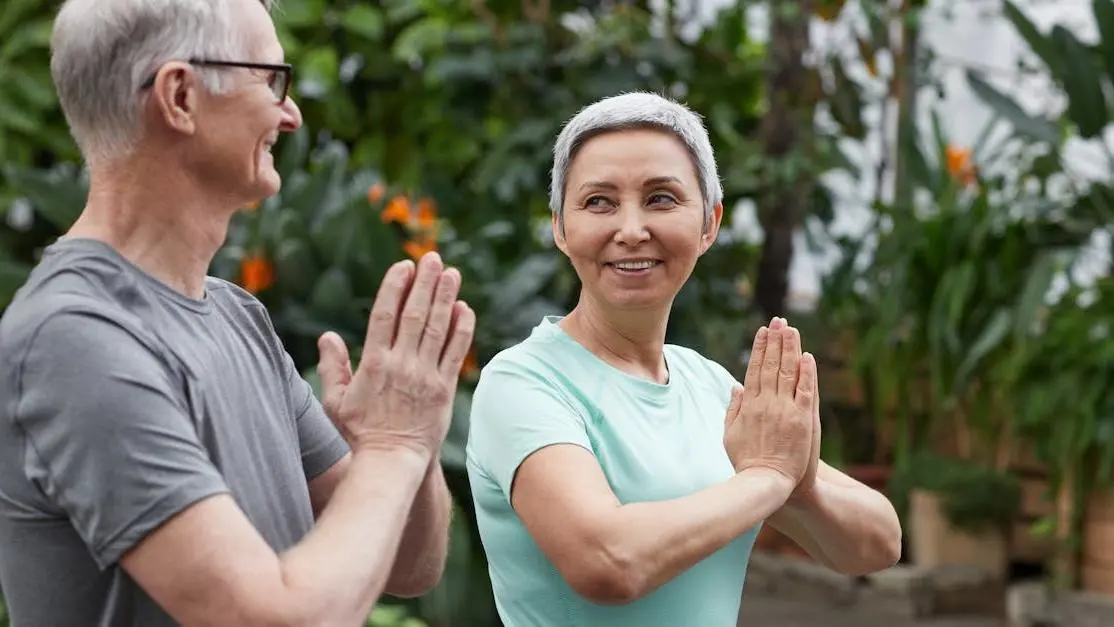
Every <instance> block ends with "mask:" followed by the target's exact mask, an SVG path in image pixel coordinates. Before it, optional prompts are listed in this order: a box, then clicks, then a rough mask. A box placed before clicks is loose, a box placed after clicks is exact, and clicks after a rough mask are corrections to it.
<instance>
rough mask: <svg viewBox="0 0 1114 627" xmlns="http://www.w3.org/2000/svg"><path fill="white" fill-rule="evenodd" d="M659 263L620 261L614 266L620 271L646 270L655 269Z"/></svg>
mask: <svg viewBox="0 0 1114 627" xmlns="http://www.w3.org/2000/svg"><path fill="white" fill-rule="evenodd" d="M657 264H658V262H656V261H620V262H617V263H614V264H612V265H613V266H615V267H616V268H619V269H620V270H646V269H648V268H653V267H654V266H656V265H657Z"/></svg>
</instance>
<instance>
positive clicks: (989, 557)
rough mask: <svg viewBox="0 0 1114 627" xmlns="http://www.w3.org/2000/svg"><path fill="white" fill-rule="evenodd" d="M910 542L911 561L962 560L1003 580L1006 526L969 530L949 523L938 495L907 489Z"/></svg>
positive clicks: (927, 564) (935, 563)
mask: <svg viewBox="0 0 1114 627" xmlns="http://www.w3.org/2000/svg"><path fill="white" fill-rule="evenodd" d="M909 526H910V531H911V533H910V544H911V545H912V553H913V556H912V558H913V559H912V562H913V564H915V565H917V566H920V567H925V568H934V567H937V566H944V565H954V564H966V565H971V566H976V567H978V568H980V569H981V570H983V571H984V572H986V573H987V574H988V575H990V576H991V577H993V578H994V579H996V580H999V581H1004V580H1005V578H1006V575H1007V569H1008V566H1009V553H1008V549H1009V547H1008V542H1007V534H1006V530H997V529H992V530H987V531H982V532H979V533H971V532H968V531H966V530H963V529H959V528H957V527H955V526H954V525H952V524H951V522H950V521H949V520H948V519H947V517H946V516H945V515H944V512H943V509H942V506H941V503H940V498H939V497H938V496H937V495H936V494H934V493H932V492H927V491H924V490H913V491H911V492H910V493H909Z"/></svg>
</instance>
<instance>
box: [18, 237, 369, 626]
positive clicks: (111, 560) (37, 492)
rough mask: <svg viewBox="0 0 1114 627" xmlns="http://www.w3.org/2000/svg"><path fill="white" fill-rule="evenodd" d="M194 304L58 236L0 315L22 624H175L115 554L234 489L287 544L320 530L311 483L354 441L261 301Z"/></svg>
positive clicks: (211, 284)
mask: <svg viewBox="0 0 1114 627" xmlns="http://www.w3.org/2000/svg"><path fill="white" fill-rule="evenodd" d="M205 289H206V296H205V298H204V299H202V300H193V299H190V298H187V297H185V296H184V295H182V294H180V293H178V292H176V291H174V290H172V289H170V288H169V287H167V286H166V285H164V284H162V283H160V282H158V281H156V280H155V279H154V278H152V277H151V276H149V275H147V274H145V273H143V272H142V271H140V270H139V269H138V268H137V267H136V266H134V265H132V264H131V263H129V262H128V261H127V260H126V259H124V258H123V257H121V256H120V255H119V254H117V253H116V252H115V251H114V250H113V249H111V248H110V247H108V246H107V245H105V244H103V243H100V242H97V241H94V240H82V239H67V240H62V241H59V242H57V243H55V244H54V245H52V246H50V247H49V248H48V249H47V250H46V251H45V253H44V256H43V259H42V262H41V263H40V264H39V265H38V266H37V267H36V269H35V270H34V272H33V273H32V275H31V278H30V280H29V281H28V282H27V284H26V285H25V286H24V287H23V288H22V290H21V291H20V293H19V294H18V295H17V297H16V299H15V301H14V302H13V303H12V304H11V306H10V307H9V308H8V309H7V310H6V311H5V312H4V316H3V318H2V319H0V589H2V590H3V594H4V596H5V597H6V602H7V604H8V609H9V612H10V613H11V618H12V621H13V626H14V627H70V626H75V627H76V626H79V625H99V626H102V627H124V626H127V627H132V626H142V627H162V626H164V625H174V624H175V623H174V621H173V620H171V619H170V617H169V616H167V615H166V613H165V612H163V611H162V610H161V609H160V608H159V607H158V606H157V605H156V604H155V603H154V602H153V601H152V600H151V599H150V597H148V596H147V595H146V594H145V593H144V592H143V590H142V589H141V588H140V587H139V586H138V585H137V584H136V583H135V582H134V581H133V580H132V579H131V578H130V577H129V576H128V575H127V574H126V573H125V572H124V570H123V569H122V568H120V567H119V566H118V565H117V560H118V559H119V558H120V556H121V555H122V554H124V553H125V552H127V551H128V550H129V549H130V548H132V547H134V546H135V545H136V543H137V542H139V541H140V540H141V539H142V538H143V537H144V536H145V535H146V534H147V533H149V532H150V531H152V530H153V529H155V528H157V527H158V526H159V525H160V524H161V523H163V522H165V521H166V520H167V519H169V518H170V517H172V516H174V515H175V514H176V513H178V512H180V511H181V510H182V509H184V508H185V507H187V506H189V505H191V504H193V503H195V502H197V501H199V500H201V499H204V498H206V497H208V496H210V495H214V494H218V493H224V492H227V493H231V495H232V496H233V497H234V498H235V500H236V502H237V503H238V504H239V506H240V507H241V508H242V509H243V510H244V512H245V513H246V515H247V517H248V519H249V520H250V521H251V522H252V524H253V525H255V527H256V528H257V529H258V530H259V532H260V533H261V534H262V536H263V538H265V539H266V541H267V543H268V544H270V546H271V547H273V548H274V550H275V551H282V550H284V549H287V548H289V547H291V546H292V545H294V544H295V543H297V542H298V541H299V540H301V539H302V537H303V536H304V535H305V534H306V533H307V532H308V531H309V530H310V528H311V527H312V526H313V522H314V520H313V512H312V509H311V507H310V500H309V492H308V488H307V480H308V479H311V478H313V477H315V476H317V475H318V474H320V473H322V472H324V471H325V470H327V469H328V468H329V467H330V466H332V465H333V464H334V463H336V462H337V461H338V460H339V459H340V458H341V457H342V456H343V455H344V454H345V453H346V452H347V451H348V447H347V445H346V444H345V442H344V440H343V439H342V438H341V437H340V435H339V434H338V432H337V430H336V429H335V428H334V426H333V425H332V424H331V423H330V422H329V419H328V417H327V416H326V415H325V413H324V411H323V410H322V408H321V405H320V404H319V403H318V401H317V399H316V398H315V397H314V395H313V392H312V389H311V388H310V386H309V384H307V383H306V381H305V380H303V379H302V378H301V376H299V374H298V372H297V371H296V369H295V367H294V363H293V361H292V360H291V359H290V357H289V355H288V354H287V353H286V351H285V350H284V349H283V347H282V344H281V342H280V340H279V338H278V337H277V335H276V334H275V331H274V329H273V327H272V325H271V321H270V318H269V316H268V314H267V311H266V309H265V308H264V307H263V305H262V304H260V303H259V301H257V300H256V299H255V298H254V297H253V296H252V295H251V294H249V293H247V292H245V291H244V290H242V289H240V288H238V287H236V286H235V285H232V284H230V283H228V282H226V281H221V280H219V279H214V278H210V279H207V281H206V285H205Z"/></svg>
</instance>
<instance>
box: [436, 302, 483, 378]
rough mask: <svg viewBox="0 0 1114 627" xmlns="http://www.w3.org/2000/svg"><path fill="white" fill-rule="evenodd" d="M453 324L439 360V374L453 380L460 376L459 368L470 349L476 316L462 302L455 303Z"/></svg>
mask: <svg viewBox="0 0 1114 627" xmlns="http://www.w3.org/2000/svg"><path fill="white" fill-rule="evenodd" d="M452 318H453V323H452V325H451V330H450V331H449V341H448V343H447V344H446V346H445V354H444V355H443V356H442V358H441V366H440V370H441V373H442V374H443V375H444V376H445V377H447V378H451V379H453V380H455V378H456V377H457V376H459V375H460V367H461V365H462V364H464V359H465V358H466V357H467V356H468V350H469V349H470V348H472V336H473V335H474V334H475V332H476V314H475V312H473V311H472V308H471V307H469V306H468V305H466V304H465V303H464V301H460V300H458V301H456V304H455V305H454V306H453V316H452Z"/></svg>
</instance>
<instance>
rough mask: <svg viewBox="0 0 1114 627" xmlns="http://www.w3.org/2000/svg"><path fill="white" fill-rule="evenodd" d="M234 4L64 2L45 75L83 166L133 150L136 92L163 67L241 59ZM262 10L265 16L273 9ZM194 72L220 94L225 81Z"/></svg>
mask: <svg viewBox="0 0 1114 627" xmlns="http://www.w3.org/2000/svg"><path fill="white" fill-rule="evenodd" d="M236 1H238V0H66V2H65V3H64V4H63V5H62V8H61V9H60V10H59V11H58V15H57V16H56V18H55V20H54V32H53V34H52V36H51V42H50V45H51V58H50V72H51V76H52V77H53V79H54V88H55V90H57V92H58V100H59V102H60V104H61V106H62V112H63V114H64V115H65V116H66V121H67V123H68V124H69V126H70V133H71V134H72V135H73V137H74V140H75V141H76V142H77V145H78V147H79V148H80V149H81V151H82V153H83V154H84V156H85V159H86V160H87V161H90V160H95V159H98V158H106V159H113V158H116V157H120V156H123V155H125V154H126V153H128V152H129V151H130V150H131V149H132V148H133V147H134V145H135V143H136V142H137V141H138V139H139V133H140V130H141V129H140V111H141V104H142V103H143V101H144V99H145V97H146V94H144V93H142V85H143V83H144V81H146V80H147V79H148V78H149V77H150V76H151V75H153V74H154V72H155V71H157V70H158V69H159V67H160V66H161V65H162V64H164V63H166V62H168V61H175V60H176V61H186V60H188V59H190V58H194V57H206V58H215V59H222V60H235V59H236V58H238V57H240V56H242V55H244V54H246V53H247V50H246V46H247V43H246V41H245V38H244V37H243V35H242V31H243V29H242V28H241V27H238V25H237V24H236V21H235V19H234V13H233V3H234V2H236ZM240 1H242V0H240ZM262 4H263V5H264V6H265V7H267V8H268V9H270V8H271V5H272V2H271V1H270V0H262ZM198 71H199V72H201V73H202V76H203V78H204V81H205V86H206V87H207V88H208V89H210V90H212V91H214V92H218V93H219V92H221V91H223V90H224V89H225V87H226V85H225V81H223V80H222V77H223V76H226V75H227V73H220V72H216V71H213V70H208V69H205V68H198Z"/></svg>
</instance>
